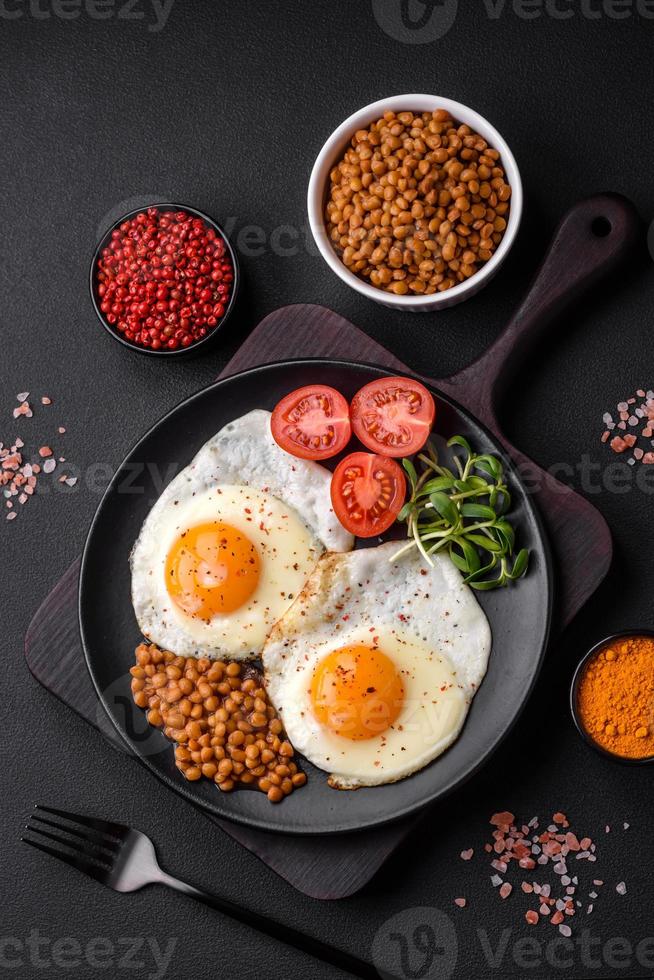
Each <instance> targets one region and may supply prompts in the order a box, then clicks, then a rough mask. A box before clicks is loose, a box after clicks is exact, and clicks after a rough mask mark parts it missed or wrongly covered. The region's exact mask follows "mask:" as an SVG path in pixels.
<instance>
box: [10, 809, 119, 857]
mask: <svg viewBox="0 0 654 980" xmlns="http://www.w3.org/2000/svg"><path fill="white" fill-rule="evenodd" d="M50 826H51V827H54V829H55V830H61V831H66V830H67V828H66V827H58V826H57V825H56V824H50ZM25 829H26V830H29V832H30V833H31V834H41V835H42V836H43V837H49V838H50V840H53V841H56V843H58V844H65V845H66V847H69V848H70V849H71V851H80V852H81V853H82V854H87V855H88V856H89V857H90V858H94V859H95V860H96V861H99V862H102V863H104V864H107V865H109V866H111V865H112V864H113V862H114V860H115V857H116V855H115V853H111V852H107V851H105V850H104V849H103V846H102V844H99V843H97V842H96V841H89V840H84V839H81V840H69V838H67V837H61V836H60V835H59V834H53V833H52V832H50V831H47V830H44V829H43V828H42V827H41V826H40V825H39V824H37V823H35V822H34V819H32V820H30V822H29V823H28V824H26V825H25Z"/></svg>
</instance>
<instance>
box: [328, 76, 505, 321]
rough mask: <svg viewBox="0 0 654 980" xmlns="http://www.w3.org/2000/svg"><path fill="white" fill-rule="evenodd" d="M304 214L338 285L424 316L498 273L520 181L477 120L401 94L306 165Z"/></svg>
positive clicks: (451, 106)
mask: <svg viewBox="0 0 654 980" xmlns="http://www.w3.org/2000/svg"><path fill="white" fill-rule="evenodd" d="M457 201H458V202H459V203H460V205H461V206H460V207H458V206H457ZM308 208H309V222H310V225H311V230H312V232H313V236H314V238H315V240H316V243H317V245H318V248H319V250H320V252H321V254H322V256H323V258H324V259H325V260H326V262H327V263H328V265H329V266H330V267H331V268H332V269H333V271H334V272H336V273H337V275H339V276H340V278H341V279H343V280H344V281H345V282H346V283H347V284H348V285H350V286H352V287H353V288H354V289H356V290H357V291H358V292H360V293H362V294H363V295H365V296H367V297H369V298H371V299H374V300H376V301H377V302H379V303H382V304H383V305H386V306H391V307H394V308H397V309H407V310H413V311H426V310H432V309H437V308H442V307H447V306H452V305H454V304H455V303H458V302H460V301H461V300H463V299H465V298H467V297H468V296H471V295H473V294H474V293H476V292H477V291H478V290H479V289H480V288H481V287H482V286H483V285H484V284H485V283H486V282H488V281H489V280H490V278H491V277H492V276H493V275H494V274H495V272H496V271H497V270H498V268H499V266H500V265H501V263H502V262H503V261H504V259H505V258H506V255H507V254H508V251H509V249H510V247H511V245H512V244H513V242H514V240H515V236H516V234H517V231H518V227H519V224H520V220H521V216H522V183H521V179H520V174H519V171H518V168H517V164H516V162H515V159H514V157H513V155H512V153H511V151H510V149H509V147H508V145H507V144H506V142H505V141H504V140H503V138H502V136H501V135H500V134H499V133H498V132H497V130H496V129H495V128H494V127H492V126H491V124H490V123H488V122H487V121H486V120H485V119H484V118H483V117H482V116H480V115H479V113H476V112H475V111H474V110H473V109H470V108H468V107H467V106H464V105H462V104H461V103H458V102H453V101H452V100H449V99H445V98H439V97H437V96H429V95H404V96H396V97H394V98H390V99H384V100H380V101H379V102H375V103H373V104H372V105H370V106H366V107H365V108H364V109H361V110H360V111H359V112H356V113H354V115H352V116H350V117H349V119H347V120H346V121H345V122H344V123H343V124H342V125H341V126H339V127H338V129H337V130H335V132H334V133H333V134H332V136H331V137H330V138H329V139H328V140H327V142H326V143H325V145H324V147H323V149H322V151H321V153H320V154H319V156H318V159H317V160H316V164H315V166H314V168H313V172H312V174H311V180H310V184H309V193H308Z"/></svg>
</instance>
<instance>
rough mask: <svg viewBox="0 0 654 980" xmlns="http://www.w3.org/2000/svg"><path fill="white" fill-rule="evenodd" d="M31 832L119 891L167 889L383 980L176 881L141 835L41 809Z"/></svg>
mask: <svg viewBox="0 0 654 980" xmlns="http://www.w3.org/2000/svg"><path fill="white" fill-rule="evenodd" d="M26 831H27V833H28V834H29V835H30V836H24V837H21V841H23V842H24V843H25V844H30V845H31V846H32V847H36V848H37V850H39V851H43V852H44V853H45V854H50V855H51V856H52V857H55V858H58V859H59V860H60V861H65V863H66V864H70V865H72V866H73V867H74V868H77V870H78V871H81V872H83V873H84V874H86V875H89V876H90V877H91V878H95V880H96V881H99V882H101V884H103V885H106V886H107V887H108V888H113V890H114V891H117V892H134V891H138V890H139V888H143V887H144V886H145V885H151V884H159V885H167V886H168V887H169V888H174V889H175V890H176V891H179V892H182V893H183V894H184V895H189V896H190V897H191V898H196V899H198V900H199V901H200V902H204V903H205V905H210V906H211V907H212V908H215V909H218V911H220V912H223V913H224V914H225V915H229V916H231V917H232V918H233V919H237V920H238V921H239V922H244V923H246V925H249V926H252V928H254V929H258V931H259V932H262V933H265V934H266V935H267V936H272V938H273V939H276V940H278V941H282V942H285V943H287V944H289V945H290V946H294V947H295V948H296V949H300V950H302V951H303V952H305V953H310V954H311V955H312V956H315V957H317V958H318V959H321V960H324V961H325V962H327V963H331V964H332V965H333V966H336V967H339V968H340V969H341V970H346V971H347V972H349V973H352V974H353V975H354V976H357V977H363V978H365V980H367V978H376V980H378V978H379V974H378V972H377V970H376V969H375V968H374V967H373V966H372V964H370V963H367V962H366V961H365V960H361V959H359V958H358V957H357V956H352V955H351V954H350V953H346V952H343V951H342V950H339V949H335V948H333V947H332V946H328V945H327V944H326V943H323V942H322V941H321V940H320V939H315V938H314V937H313V936H308V935H306V934H305V933H303V932H298V930H297V929H293V928H290V927H288V926H283V925H281V924H280V923H277V922H274V921H273V920H272V919H268V918H266V917H265V916H263V915H260V914H259V913H258V912H253V911H252V910H250V909H247V908H241V907H240V906H239V905H235V904H234V903H233V902H230V901H229V899H227V898H221V897H219V896H218V895H212V894H211V893H210V892H206V891H204V890H203V889H201V888H196V887H195V885H190V884H188V882H186V881H181V880H180V879H179V878H173V876H172V875H169V874H168V873H167V872H166V871H164V870H163V869H162V868H161V867H160V866H159V862H158V861H157V855H156V854H155V850H154V845H153V843H152V841H151V840H150V838H149V837H147V836H146V835H145V834H142V833H141V831H139V830H133V829H132V828H131V827H127V826H125V825H124V824H120V823H111V822H110V821H108V820H101V819H100V818H98V817H87V816H81V815H80V814H77V813H69V812H68V811H66V810H57V809H55V808H54V807H49V806H39V805H38V804H37V806H36V807H35V809H34V813H33V814H32V815H31V817H30V820H29V823H28V824H27V825H26Z"/></svg>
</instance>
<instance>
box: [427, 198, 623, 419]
mask: <svg viewBox="0 0 654 980" xmlns="http://www.w3.org/2000/svg"><path fill="white" fill-rule="evenodd" d="M639 227H640V219H639V216H638V212H637V211H636V208H635V207H634V205H633V204H632V202H631V201H629V200H628V199H627V198H626V197H623V196H622V195H621V194H598V195H596V196H594V197H589V198H587V199H586V200H584V201H580V202H579V203H578V204H575V206H574V207H572V208H571V209H570V210H569V211H568V213H567V214H566V215H565V217H564V218H563V220H562V221H561V223H560V225H559V227H558V228H557V230H556V232H555V234H554V238H553V240H552V243H551V245H550V247H549V249H548V252H547V254H546V256H545V259H544V260H543V263H542V265H541V267H540V269H539V270H538V272H537V273H536V278H535V279H534V281H533V283H532V285H531V287H530V289H529V292H528V293H527V295H526V297H525V299H524V300H523V302H522V304H521V305H520V307H519V308H518V310H517V312H516V313H515V314H514V316H513V317H512V319H511V320H510V322H509V324H508V326H507V327H506V328H505V330H504V331H503V332H502V333H501V334H500V336H499V337H498V338H497V340H496V341H495V342H494V343H493V344H492V345H491V347H489V348H488V350H487V351H485V353H484V354H482V356H481V357H480V358H479V359H478V360H476V361H474V362H473V363H472V364H470V365H469V366H468V367H467V368H465V369H464V370H463V371H462V372H460V374H457V375H455V376H454V377H451V378H447V379H446V380H445V381H441V382H439V385H440V387H442V388H444V389H445V390H446V391H449V392H450V393H451V394H452V395H453V396H454V397H455V398H456V397H457V390H458V391H459V392H460V391H461V389H462V386H465V399H464V402H465V404H466V405H467V406H468V408H470V409H472V410H473V411H474V412H475V414H476V415H477V416H478V417H480V418H481V419H484V420H485V421H486V422H487V424H490V423H495V426H497V416H496V411H495V408H496V405H497V404H498V402H499V401H500V399H501V397H502V395H503V393H504V391H505V389H506V386H507V384H508V382H509V380H510V378H511V376H512V375H513V374H514V372H515V371H516V370H517V369H518V368H519V367H520V364H521V362H522V360H523V359H524V356H525V354H526V353H527V351H528V350H529V349H530V348H531V347H533V346H534V344H535V343H536V342H537V341H538V339H539V338H540V337H541V335H542V334H543V332H544V330H545V328H546V327H548V326H549V325H550V323H551V321H552V320H554V319H555V318H556V317H557V316H558V315H559V314H560V313H561V311H562V310H563V309H564V308H565V307H567V306H569V305H570V304H572V303H573V302H575V301H576V300H578V299H579V298H580V297H581V296H582V295H583V294H584V293H586V292H587V291H588V290H589V289H590V288H591V287H592V286H594V285H595V283H597V282H598V281H599V280H600V279H602V278H603V277H604V276H605V275H606V274H607V273H609V272H611V271H612V270H613V269H614V268H615V267H616V266H617V265H618V264H619V263H620V262H621V261H622V260H623V259H624V258H625V256H626V255H627V254H628V252H629V251H630V249H631V248H632V246H633V244H634V242H635V240H636V237H637V235H638V231H639Z"/></svg>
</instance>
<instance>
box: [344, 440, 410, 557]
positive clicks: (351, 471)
mask: <svg viewBox="0 0 654 980" xmlns="http://www.w3.org/2000/svg"><path fill="white" fill-rule="evenodd" d="M331 496H332V506H333V508H334V511H335V513H336V516H337V517H338V519H339V521H340V522H341V524H342V525H343V527H344V528H345V529H346V531H349V532H350V534H355V535H356V536H357V537H359V538H374V537H375V536H376V535H377V534H382V533H383V532H384V531H386V530H388V528H389V527H390V526H391V524H392V523H393V522H394V521H395V518H396V517H397V515H398V514H399V513H400V510H401V509H402V505H403V504H404V498H405V496H406V480H405V479H404V473H403V472H402V469H401V467H400V466H399V465H398V464H397V463H396V462H395V460H394V459H389V458H388V457H387V456H377V455H376V454H374V453H350V455H349V456H346V457H345V459H342V460H341V462H340V463H339V464H338V466H337V467H336V469H335V470H334V475H333V476H332V485H331Z"/></svg>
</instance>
